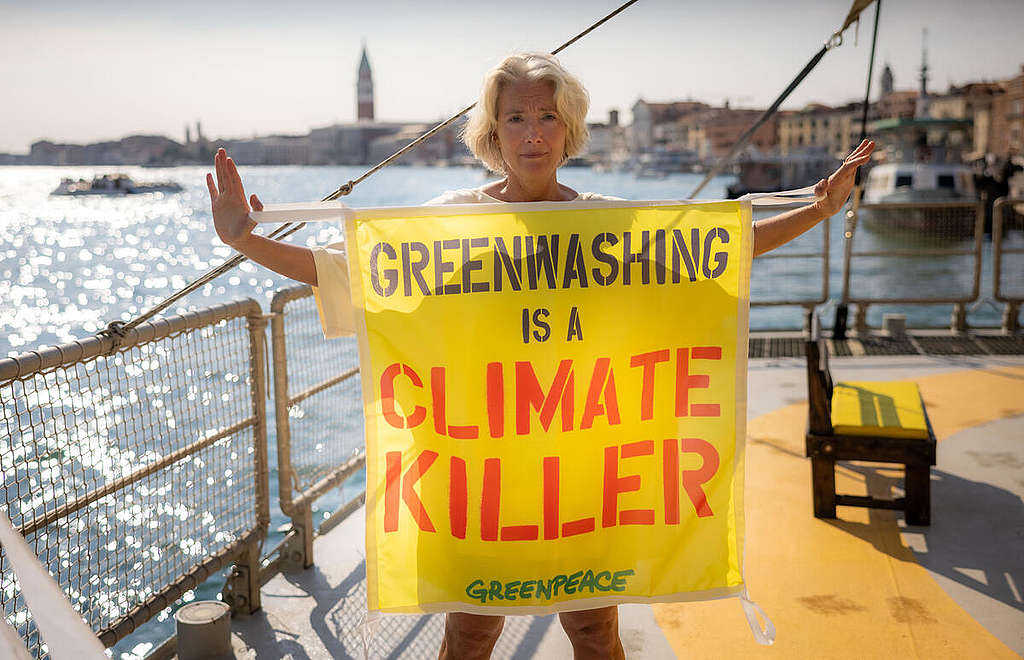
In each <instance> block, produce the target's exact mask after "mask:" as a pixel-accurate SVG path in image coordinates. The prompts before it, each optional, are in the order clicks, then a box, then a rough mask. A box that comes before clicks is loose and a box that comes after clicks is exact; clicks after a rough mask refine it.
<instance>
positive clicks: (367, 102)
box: [356, 44, 373, 121]
mask: <svg viewBox="0 0 1024 660" xmlns="http://www.w3.org/2000/svg"><path fill="white" fill-rule="evenodd" d="M356 119H358V120H364V119H365V120H366V121H373V72H372V71H371V70H370V59H369V58H368V57H367V56H366V44H363V56H362V57H361V58H360V60H359V77H358V79H357V81H356Z"/></svg>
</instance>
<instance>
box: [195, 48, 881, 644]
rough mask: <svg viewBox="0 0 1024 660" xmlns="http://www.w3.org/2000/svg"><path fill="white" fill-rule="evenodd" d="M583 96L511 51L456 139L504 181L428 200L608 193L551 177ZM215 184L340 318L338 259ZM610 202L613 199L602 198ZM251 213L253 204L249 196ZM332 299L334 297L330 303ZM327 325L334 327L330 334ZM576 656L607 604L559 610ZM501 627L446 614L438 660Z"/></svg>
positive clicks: (578, 122)
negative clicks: (282, 236)
mask: <svg viewBox="0 0 1024 660" xmlns="http://www.w3.org/2000/svg"><path fill="white" fill-rule="evenodd" d="M587 107H588V98H587V92H586V90H584V88H583V86H582V85H581V84H580V82H579V81H578V80H577V79H576V78H575V77H573V76H572V75H571V74H570V73H569V72H567V71H566V70H565V69H563V68H562V67H561V65H560V64H559V63H558V62H557V60H556V59H555V58H554V57H552V56H549V55H540V54H523V55H512V56H510V57H508V58H506V59H505V61H504V62H502V63H501V64H500V65H498V66H497V67H495V68H494V69H493V70H492V71H491V72H490V73H488V75H487V78H486V79H485V81H484V87H483V92H482V93H481V96H480V101H479V102H478V103H477V106H476V111H475V112H474V114H473V116H472V117H471V119H470V121H469V123H468V124H467V126H466V129H465V132H464V135H463V139H464V140H465V142H466V144H467V146H468V147H469V148H470V150H471V151H472V152H473V154H474V155H475V156H476V157H477V158H479V159H480V160H481V161H483V163H484V164H485V165H487V167H488V168H490V169H491V170H493V171H495V172H498V173H499V174H502V175H504V178H503V179H501V180H500V181H497V182H495V183H491V184H488V185H485V186H483V187H481V188H475V189H468V190H457V191H449V192H446V193H445V194H443V195H441V196H440V197H437V198H435V199H433V200H430V201H429V202H427V203H428V204H468V203H485V202H490V203H494V202H539V201H573V200H582V199H609V198H607V197H602V196H601V195H597V194H594V193H577V192H576V191H575V190H572V189H571V188H569V187H567V186H565V185H562V184H560V183H559V182H558V178H557V170H558V168H559V167H560V166H561V165H563V164H564V163H565V162H566V161H567V160H568V159H569V158H571V157H572V156H575V155H577V154H579V153H580V152H581V151H582V149H583V147H584V145H585V143H586V138H587V129H586V122H585V118H586V114H587ZM873 149H874V143H872V142H869V141H864V142H863V143H861V145H860V146H859V147H857V149H856V150H855V151H854V152H853V153H852V154H850V156H849V157H847V159H846V161H845V162H844V163H843V165H842V166H841V167H840V168H839V169H838V170H836V172H834V173H833V174H832V175H831V176H830V177H828V179H822V180H821V181H819V182H818V184H817V186H815V189H814V192H815V196H816V197H817V198H818V200H817V201H815V202H814V203H813V204H811V205H809V206H805V207H802V208H799V209H795V210H792V211H788V212H786V213H783V214H781V215H777V216H774V217H771V218H768V219H766V220H762V221H759V222H757V223H756V224H755V225H754V255H755V256H756V255H759V254H763V253H765V252H767V251H769V250H771V249H774V248H776V247H778V246H780V245H783V244H784V243H786V242H788V241H790V240H792V239H793V238H795V237H796V236H799V235H800V234H802V233H804V232H805V231H807V230H808V229H810V228H811V227H813V226H815V225H816V224H818V223H819V222H821V221H822V220H824V219H826V218H828V217H831V216H832V215H834V214H835V213H837V212H838V211H839V209H840V208H841V207H842V205H843V204H844V203H845V201H846V198H847V197H848V196H849V194H850V190H851V189H852V187H853V180H854V174H855V172H856V170H857V168H858V167H859V166H861V165H863V164H864V163H866V162H868V160H869V159H870V157H871V152H872V150H873ZM215 164H216V171H217V182H216V185H215V183H214V178H213V176H212V175H210V174H207V177H206V183H207V186H208V187H209V190H210V199H211V201H212V204H213V217H214V224H215V226H216V228H217V234H218V235H219V236H220V238H221V240H222V241H224V242H225V243H226V244H228V245H229V246H231V247H233V248H235V249H237V250H238V251H239V252H241V253H243V254H245V255H246V256H247V257H249V258H250V259H252V260H253V261H256V262H259V263H261V264H263V265H264V266H267V267H268V268H270V269H272V270H274V271H277V272H278V273H281V274H282V275H286V276H288V277H291V278H293V279H296V280H299V281H300V282H306V283H308V284H312V285H313V286H318V284H319V285H320V287H319V288H320V291H318V298H319V299H320V300H321V301H322V302H323V303H325V304H323V305H321V314H322V317H321V320H322V321H323V323H324V328H325V333H326V334H328V335H330V334H334V330H336V329H337V328H338V326H339V325H347V324H346V323H345V322H343V321H342V322H337V321H336V320H332V318H331V317H333V316H344V315H346V314H350V312H349V311H348V309H347V299H348V292H347V290H345V289H347V279H345V277H346V276H345V274H344V262H343V259H344V257H343V255H341V254H340V253H339V252H335V251H330V252H328V251H326V250H324V249H319V248H316V249H310V248H305V247H300V246H296V245H289V244H287V243H279V242H277V241H274V240H271V239H267V238H264V237H261V236H257V235H254V234H252V229H253V227H255V223H254V222H253V221H252V219H250V218H249V210H250V209H249V204H247V203H246V198H245V193H244V192H243V188H242V181H241V179H240V178H239V176H238V170H237V169H236V168H235V165H234V163H233V162H232V160H231V159H230V158H228V157H227V154H226V153H225V152H224V150H223V149H221V150H219V151H218V152H217V156H216V159H215ZM611 199H615V198H611ZM250 201H251V203H252V207H253V209H255V210H261V209H262V208H263V205H262V204H261V203H260V201H259V199H258V198H257V197H256V195H253V196H252V197H251V199H250ZM338 301H341V302H340V303H339V302H338ZM332 328H333V329H334V330H332ZM559 618H560V620H561V623H562V626H563V628H564V629H565V631H566V633H567V634H568V635H569V639H570V641H571V642H572V645H573V649H574V652H575V656H576V657H577V658H622V657H624V654H623V649H622V644H621V642H620V641H619V634H618V609H617V608H616V607H614V606H612V607H604V608H599V609H593V610H585V611H579V612H565V613H562V614H561V615H559ZM503 623H504V617H501V616H482V615H475V614H466V613H461V612H452V613H449V614H448V615H447V617H446V620H445V634H444V640H443V642H442V645H441V652H440V656H441V657H442V658H486V657H488V656H489V655H490V653H491V649H492V648H493V647H494V644H495V642H497V639H498V636H499V635H500V633H501V628H502V625H503Z"/></svg>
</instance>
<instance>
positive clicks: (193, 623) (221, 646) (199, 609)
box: [174, 600, 234, 660]
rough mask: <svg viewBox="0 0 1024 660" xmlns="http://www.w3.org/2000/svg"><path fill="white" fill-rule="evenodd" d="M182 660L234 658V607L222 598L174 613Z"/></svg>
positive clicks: (193, 604) (198, 603) (194, 603)
mask: <svg viewBox="0 0 1024 660" xmlns="http://www.w3.org/2000/svg"><path fill="white" fill-rule="evenodd" d="M174 621H175V625H176V629H177V630H176V634H177V637H178V659H179V660H222V659H227V658H234V653H233V652H232V651H231V608H230V607H228V604H227V603H222V602H221V601H219V600H199V601H195V602H193V603H189V604H187V605H183V606H182V607H181V608H179V609H178V611H177V612H175V613H174Z"/></svg>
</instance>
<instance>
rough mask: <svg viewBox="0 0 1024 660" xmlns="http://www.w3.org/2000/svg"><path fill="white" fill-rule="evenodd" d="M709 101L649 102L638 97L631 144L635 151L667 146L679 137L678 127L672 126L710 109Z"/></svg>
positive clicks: (634, 108) (634, 109)
mask: <svg viewBox="0 0 1024 660" xmlns="http://www.w3.org/2000/svg"><path fill="white" fill-rule="evenodd" d="M710 107H711V106H709V105H708V104H707V103H702V102H700V101H675V102H672V103H648V102H646V101H644V100H643V99H638V100H637V102H636V103H634V104H633V108H632V110H633V125H632V126H631V127H630V128H631V131H630V139H631V143H632V144H631V146H632V148H633V150H634V151H637V152H642V151H647V150H650V149H652V148H653V147H655V146H656V145H661V146H665V145H666V144H668V143H670V142H674V141H677V140H678V139H679V136H678V131H677V130H676V128H677V127H674V126H672V125H673V124H676V123H678V122H679V121H680V120H684V119H687V118H690V117H693V116H694V115H696V114H698V113H700V112H701V111H703V110H707V109H709V108H710Z"/></svg>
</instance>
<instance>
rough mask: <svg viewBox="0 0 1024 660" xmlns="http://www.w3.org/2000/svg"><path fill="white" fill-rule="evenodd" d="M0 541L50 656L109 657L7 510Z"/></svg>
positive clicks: (63, 659)
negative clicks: (19, 532)
mask: <svg viewBox="0 0 1024 660" xmlns="http://www.w3.org/2000/svg"><path fill="white" fill-rule="evenodd" d="M0 545H2V546H3V548H4V552H6V553H7V559H8V561H10V562H11V566H12V567H13V568H14V574H15V575H16V576H17V578H18V582H19V584H20V585H21V595H22V596H23V597H24V598H25V602H27V603H28V607H29V609H30V610H31V611H32V617H33V620H34V621H35V624H36V627H37V628H38V629H39V633H40V635H41V636H42V638H43V641H44V642H46V646H47V647H48V648H49V657H50V658H53V660H107V655H106V653H104V651H103V645H102V644H100V640H99V639H98V638H97V637H96V635H95V634H94V633H93V631H92V629H90V628H89V626H87V625H86V624H85V622H84V621H82V616H81V615H80V614H79V613H78V612H76V611H75V609H74V608H73V607H72V606H71V603H70V602H69V601H68V599H67V596H65V595H64V592H63V591H62V590H61V588H60V586H59V585H58V584H57V582H56V580H54V579H53V577H51V576H50V574H49V573H48V572H47V571H46V568H44V567H43V565H42V564H41V563H39V559H37V558H36V554H35V553H34V552H32V549H31V548H29V547H28V543H26V542H25V539H24V538H22V536H21V534H18V532H16V531H14V527H13V526H12V525H11V520H10V518H8V517H7V513H6V512H4V511H0ZM5 638H6V635H5ZM14 657H19V656H14ZM26 657H27V656H26Z"/></svg>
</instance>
